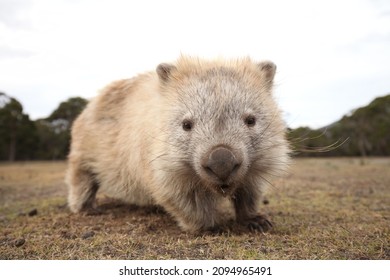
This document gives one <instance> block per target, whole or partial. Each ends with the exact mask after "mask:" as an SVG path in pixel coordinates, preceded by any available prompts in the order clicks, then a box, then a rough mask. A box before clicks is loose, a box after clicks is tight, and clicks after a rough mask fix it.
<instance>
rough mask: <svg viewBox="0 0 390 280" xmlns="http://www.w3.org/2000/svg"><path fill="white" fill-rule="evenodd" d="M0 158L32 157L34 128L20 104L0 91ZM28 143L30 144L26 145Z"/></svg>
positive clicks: (10, 159) (34, 142)
mask: <svg viewBox="0 0 390 280" xmlns="http://www.w3.org/2000/svg"><path fill="white" fill-rule="evenodd" d="M0 139H1V140H0V159H2V160H6V159H8V160H9V161H14V160H16V159H32V158H33V157H34V152H35V150H34V147H33V146H34V144H36V141H34V140H36V130H35V126H34V123H33V122H32V121H31V120H30V118H29V116H28V115H26V114H24V113H23V107H22V104H20V102H19V101H17V100H16V99H15V98H12V97H10V96H8V95H6V94H5V93H0ZM26 143H29V144H30V145H31V146H30V147H26V146H25V144H26Z"/></svg>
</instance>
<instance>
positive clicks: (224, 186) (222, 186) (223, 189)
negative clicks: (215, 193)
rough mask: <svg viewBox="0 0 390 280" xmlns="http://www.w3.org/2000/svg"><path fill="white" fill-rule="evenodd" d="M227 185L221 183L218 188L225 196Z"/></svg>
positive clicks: (227, 189)
mask: <svg viewBox="0 0 390 280" xmlns="http://www.w3.org/2000/svg"><path fill="white" fill-rule="evenodd" d="M229 188H230V186H229V185H226V184H223V185H220V186H219V190H220V192H221V193H222V195H223V196H226V195H227V194H228V193H229Z"/></svg>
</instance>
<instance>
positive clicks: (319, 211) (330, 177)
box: [0, 158, 390, 259]
mask: <svg viewBox="0 0 390 280" xmlns="http://www.w3.org/2000/svg"><path fill="white" fill-rule="evenodd" d="M65 168H66V163H65V162H33V163H30V162H27V163H15V164H4V163H3V164H0V259H390V172H389V171H390V159H389V158H386V159H385V158H374V159H366V160H365V162H364V164H362V162H361V160H359V159H297V160H295V163H294V165H293V167H292V169H291V174H290V175H289V176H287V177H286V178H284V179H279V180H277V181H275V182H274V186H273V187H272V188H270V190H269V193H268V195H267V199H268V200H269V203H268V204H265V205H262V206H261V208H262V210H263V212H264V213H265V214H267V215H268V217H269V218H270V220H271V221H272V222H273V224H274V228H273V229H272V230H271V232H269V233H266V234H262V233H252V232H248V231H244V230H242V229H236V228H234V227H233V228H232V229H230V230H227V231H226V232H223V233H219V234H210V233H209V234H204V235H192V234H187V233H183V232H181V231H180V230H179V228H178V227H177V225H176V224H175V222H174V221H173V220H172V219H171V217H170V216H169V215H168V214H165V213H164V212H163V211H161V210H158V209H155V208H139V207H135V206H131V205H124V204H121V203H119V202H116V201H112V200H110V199H108V198H105V197H104V196H102V195H100V196H99V199H98V204H99V205H100V206H101V207H102V209H104V212H103V214H101V215H96V216H87V215H75V214H71V213H70V212H69V210H68V208H67V206H66V186H65V184H64V183H63V177H64V171H65Z"/></svg>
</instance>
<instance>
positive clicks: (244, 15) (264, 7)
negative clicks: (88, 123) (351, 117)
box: [0, 0, 390, 128]
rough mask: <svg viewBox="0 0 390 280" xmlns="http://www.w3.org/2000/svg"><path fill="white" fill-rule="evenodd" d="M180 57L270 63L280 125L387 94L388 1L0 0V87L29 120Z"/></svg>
mask: <svg viewBox="0 0 390 280" xmlns="http://www.w3.org/2000/svg"><path fill="white" fill-rule="evenodd" d="M181 53H183V54H189V55H196V56H201V57H205V58H213V57H216V56H222V57H226V58H231V57H237V56H239V57H242V56H248V55H249V56H250V57H252V58H253V59H254V60H257V61H260V60H263V59H268V60H272V61H274V62H275V63H276V64H277V66H278V72H277V76H276V88H275V96H276V98H277V100H278V101H279V103H280V106H281V107H282V110H283V111H284V112H285V119H286V121H287V123H288V125H289V126H290V127H297V126H302V125H305V126H311V127H313V128H318V127H322V126H324V125H327V124H330V123H332V122H334V121H336V120H338V119H339V118H341V117H342V116H343V115H344V114H347V113H348V112H350V111H351V110H352V109H354V108H356V107H359V106H363V105H366V104H368V103H369V102H370V101H371V100H373V99H374V98H375V97H378V96H383V95H386V94H389V93H390V1H386V0H383V1H380V0H371V1H370V0H351V1H348V0H335V1H333V0H327V1H303V0H294V1H288V0H286V1H282V0H277V1H275V0H274V1H259V0H258V1H247V0H238V1H228V0H224V1H217V0H215V1H210V0H209V1H202V0H196V1H183V0H182V1H173V0H163V1H161V0H160V1H158V0H157V1H151V0H142V1H141V0H139V1H116V0H107V1H97V0H95V1H92V0H68V1H65V0H63V1H57V0H51V1H40V0H0V92H5V93H6V94H8V95H10V96H12V97H15V98H17V99H18V100H19V101H20V102H21V103H22V104H23V106H24V110H25V112H26V113H28V114H29V115H30V117H31V118H32V119H36V118H41V117H46V116H48V115H49V114H50V113H51V112H52V111H53V110H54V109H55V108H56V107H57V106H58V105H59V103H60V102H61V101H64V100H66V99H68V98H69V97H74V96H82V97H85V98H90V97H92V96H94V95H95V94H96V92H97V91H98V90H99V89H100V88H102V87H103V86H105V85H106V84H107V83H109V82H110V81H113V80H116V79H121V78H127V77H131V76H134V75H136V74H137V73H141V72H144V71H148V70H153V69H155V67H156V66H157V64H159V63H160V62H169V61H174V60H175V59H176V58H177V57H178V56H179V55H180V54H181Z"/></svg>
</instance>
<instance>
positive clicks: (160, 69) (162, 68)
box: [156, 63, 176, 82]
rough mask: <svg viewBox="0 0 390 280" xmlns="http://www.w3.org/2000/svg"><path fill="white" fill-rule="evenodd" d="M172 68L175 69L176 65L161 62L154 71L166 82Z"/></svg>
mask: <svg viewBox="0 0 390 280" xmlns="http://www.w3.org/2000/svg"><path fill="white" fill-rule="evenodd" d="M174 69H176V67H175V66H174V65H172V64H168V63H161V64H159V65H158V66H157V68H156V72H157V75H158V77H159V78H160V80H161V81H163V82H167V81H168V80H169V77H170V74H171V72H172V70H174Z"/></svg>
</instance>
